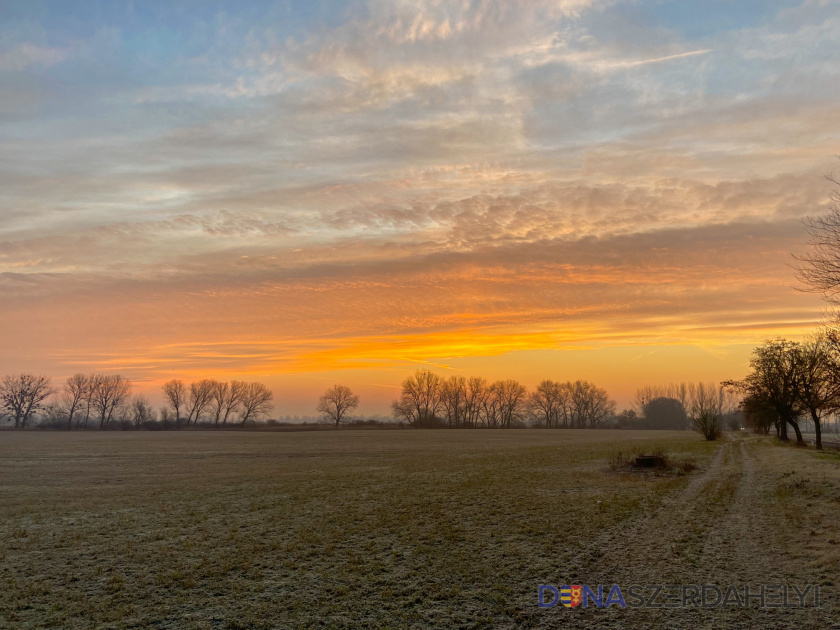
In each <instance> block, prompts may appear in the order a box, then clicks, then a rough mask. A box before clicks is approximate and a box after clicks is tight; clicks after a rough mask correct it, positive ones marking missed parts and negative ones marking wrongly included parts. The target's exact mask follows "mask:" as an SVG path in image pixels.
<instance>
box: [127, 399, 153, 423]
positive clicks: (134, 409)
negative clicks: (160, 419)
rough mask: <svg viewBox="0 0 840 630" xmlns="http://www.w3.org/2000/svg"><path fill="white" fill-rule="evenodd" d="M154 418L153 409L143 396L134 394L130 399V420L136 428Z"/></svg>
mask: <svg viewBox="0 0 840 630" xmlns="http://www.w3.org/2000/svg"><path fill="white" fill-rule="evenodd" d="M154 419H155V410H154V409H152V405H151V404H150V403H149V399H148V398H146V397H145V396H135V397H134V398H133V399H132V401H131V421H132V422H133V423H134V426H135V427H136V428H138V429H139V428H140V427H142V426H143V425H144V424H145V423H147V422H152V421H154Z"/></svg>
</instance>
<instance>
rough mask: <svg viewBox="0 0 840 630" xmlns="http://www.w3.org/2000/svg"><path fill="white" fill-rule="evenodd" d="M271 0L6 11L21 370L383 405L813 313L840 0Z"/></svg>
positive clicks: (6, 304)
mask: <svg viewBox="0 0 840 630" xmlns="http://www.w3.org/2000/svg"><path fill="white" fill-rule="evenodd" d="M246 4H248V10H247V11H246V10H245V9H243V10H242V13H241V14H237V13H235V12H234V13H232V14H230V13H225V14H218V15H216V14H211V13H206V14H205V11H208V12H209V11H210V9H207V8H204V9H201V10H200V11H198V12H197V13H196V14H195V15H191V16H189V19H186V18H185V16H183V15H181V14H176V13H172V14H170V13H168V12H167V11H168V9H166V8H163V7H162V6H161V7H155V8H150V9H149V13H148V15H145V14H144V15H142V16H141V15H134V14H132V15H130V16H129V15H128V14H127V13H125V14H124V13H122V12H120V11H119V10H115V11H114V13H113V14H107V15H106V14H97V15H96V16H93V15H87V14H86V13H85V11H86V9H85V7H84V4H79V5H78V6H77V5H76V4H75V3H67V4H65V5H62V9H61V10H62V11H69V12H70V13H73V16H74V17H73V16H71V17H73V20H71V19H70V17H68V16H65V18H66V19H65V20H64V21H59V22H60V23H59V22H56V21H55V20H57V19H58V18H56V17H55V16H53V17H52V18H50V17H48V16H45V15H44V14H42V13H37V12H31V13H30V12H29V10H28V9H26V8H21V10H20V12H19V14H16V15H15V16H14V18H13V19H12V18H10V19H9V20H8V21H7V25H6V26H5V27H3V28H5V31H4V38H3V41H4V44H3V45H4V46H6V47H7V48H8V49H0V85H2V86H3V87H2V88H0V101H2V103H3V105H0V213H1V214H0V216H2V222H0V305H2V306H0V309H2V310H0V318H2V324H3V325H2V326H0V373H11V372H19V371H33V372H39V373H45V374H49V375H51V376H53V377H54V378H55V379H56V380H61V379H63V378H65V377H66V376H68V375H70V374H72V373H74V372H76V371H83V372H88V371H116V372H120V373H122V374H123V375H124V376H126V377H128V378H130V379H131V380H132V381H133V382H134V383H135V390H136V391H139V392H143V393H147V394H149V395H150V397H151V398H152V399H153V401H154V402H156V403H159V402H161V401H160V396H159V389H160V384H161V383H162V382H163V381H164V380H166V379H169V378H172V377H179V378H183V379H185V380H190V379H198V378H203V377H213V378H220V379H233V378H236V379H243V378H253V379H255V380H260V381H263V382H265V383H267V384H268V385H270V386H271V387H272V388H273V389H274V390H275V393H276V396H277V405H276V413H277V414H279V415H285V414H314V406H315V402H316V399H317V396H318V395H319V394H320V393H321V392H322V391H323V389H325V388H326V387H327V386H329V385H332V384H333V383H336V382H342V383H346V384H349V385H351V386H352V387H353V388H354V389H355V390H357V391H358V393H360V394H361V396H362V406H361V407H360V409H359V412H360V413H364V414H375V413H383V414H385V413H388V407H389V403H390V401H391V400H392V399H393V397H394V396H395V393H396V391H397V388H398V385H399V383H400V381H401V380H402V379H403V378H404V377H405V376H407V375H408V374H409V373H411V372H412V371H413V370H415V369H417V368H421V367H429V368H431V369H435V370H438V371H439V372H441V373H445V374H450V373H451V374H465V375H480V376H485V377H488V378H490V379H495V378H517V379H520V380H521V381H522V382H523V383H525V384H526V385H528V386H534V385H535V384H536V383H537V382H538V381H539V380H541V379H543V378H552V379H561V380H566V379H578V378H583V379H588V380H592V381H594V382H596V383H597V384H598V385H600V386H603V387H606V388H607V389H608V390H609V392H610V394H611V395H612V396H613V397H614V398H616V399H617V401H618V402H619V405H620V407H624V406H627V405H628V404H629V402H630V400H631V399H632V396H633V391H634V390H635V388H636V387H638V386H641V385H645V384H652V383H663V382H668V381H678V380H698V379H703V380H715V381H719V380H722V379H729V378H739V377H741V376H743V375H744V372H745V366H746V362H747V359H748V356H749V353H750V351H751V348H752V347H753V346H754V345H755V344H757V343H760V342H761V341H762V340H764V339H767V338H770V337H774V336H777V335H784V336H788V337H792V338H798V337H800V336H802V335H803V334H805V333H807V332H808V331H810V330H813V328H814V327H815V326H816V325H817V324H818V322H819V321H820V319H821V316H822V309H823V304H822V302H821V301H820V300H819V299H818V297H817V296H814V295H811V294H806V293H802V292H799V291H797V290H796V289H795V284H796V283H795V280H794V274H793V270H792V268H791V264H792V263H793V262H794V261H793V258H792V257H791V253H795V252H803V251H805V250H806V248H807V243H806V235H805V233H804V230H803V228H802V225H801V218H802V217H804V216H807V215H814V214H818V213H820V212H822V211H824V210H825V208H826V207H827V205H826V204H827V202H828V195H829V192H830V190H831V188H830V186H829V185H828V183H827V182H826V181H825V179H824V178H823V177H822V174H823V173H826V172H830V171H832V170H833V169H836V168H837V166H838V163H837V162H836V159H835V158H834V157H833V155H834V154H835V153H837V152H838V146H840V110H838V108H837V106H836V105H837V102H838V96H840V94H839V93H838V87H837V86H838V85H840V80H838V79H839V78H840V77H838V76H837V75H838V73H840V71H838V70H837V69H836V67H835V65H836V64H828V63H826V59H829V58H836V57H837V54H836V53H838V52H840V50H838V44H837V38H836V33H837V32H838V30H840V20H838V16H837V15H835V13H836V12H834V13H832V12H831V11H829V10H827V9H826V8H825V7H824V6H822V4H821V3H815V2H767V3H762V4H761V5H760V7H759V8H760V10H758V9H756V11H753V12H747V11H741V10H740V9H739V8H738V6H740V5H739V3H723V4H722V3H712V4H714V5H715V7H716V8H715V11H717V12H718V13H717V15H718V16H719V17H720V20H719V21H718V22H715V21H710V20H707V19H706V18H705V17H704V16H705V15H706V14H707V13H708V12H706V11H701V10H700V9H698V8H697V7H698V5H700V4H702V3H685V4H684V5H682V4H679V3H675V4H674V6H673V7H671V6H670V5H669V6H665V5H662V6H660V5H656V6H654V4H650V3H622V2H619V3H603V2H596V1H589V0H574V1H572V0H570V1H568V2H559V3H558V2H541V1H538V0H535V1H534V2H529V3H524V4H522V5H521V6H517V5H516V3H510V2H495V1H491V0H488V1H487V2H482V3H456V2H451V3H449V2H442V3H441V2H416V3H406V2H377V1H369V2H364V3H358V5H357V4H353V3H349V4H347V5H342V8H341V9H340V10H336V11H329V10H327V9H326V8H325V7H327V6H328V5H329V3H321V4H318V5H317V6H318V7H321V9H323V10H321V9H319V10H318V11H314V12H312V13H306V14H305V15H304V14H301V15H291V14H289V15H285V14H284V15H279V14H277V13H276V11H275V10H274V9H271V8H269V7H268V5H265V6H264V3H260V2H255V3H246ZM648 4H649V5H650V6H648ZM660 4H661V3H660ZM665 4H667V3H665ZM689 4H690V5H691V7H694V8H690V7H689ZM724 4H725V6H724ZM678 5H679V6H678ZM736 5H737V6H736ZM313 6H315V5H313ZM751 6H752V5H751ZM360 7H361V8H360ZM679 7H682V8H679ZM754 8H755V7H754ZM695 10H696V11H695ZM173 11H174V9H173ZM727 11H729V12H731V15H729V14H727V15H723V14H724V13H726V12H727ZM76 13H78V14H79V15H76ZM695 13H696V14H695ZM79 16H82V17H85V19H87V22H86V21H85V20H81V19H78V20H77V19H76V18H79ZM724 18H725V19H724ZM51 20H52V21H51ZM70 24H75V25H76V26H75V27H71V26H68V25H70ZM82 24H88V25H89V26H86V27H82V26H81V25H82ZM198 33H204V35H202V36H201V37H199V35H198ZM138 41H141V42H144V43H143V44H142V45H140V47H139V48H138V44H137V42H138ZM4 108H5V109H4Z"/></svg>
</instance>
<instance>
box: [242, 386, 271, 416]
mask: <svg viewBox="0 0 840 630" xmlns="http://www.w3.org/2000/svg"><path fill="white" fill-rule="evenodd" d="M273 399H274V394H273V393H272V392H271V390H270V389H268V387H266V386H265V385H263V384H262V383H243V384H242V395H241V398H240V402H241V407H242V415H241V417H240V418H239V421H240V422H241V423H242V426H245V423H246V422H248V420H258V419H259V418H260V417H262V416H264V415H265V414H267V413H268V412H269V411H271V409H272V404H271V401H272V400H273Z"/></svg>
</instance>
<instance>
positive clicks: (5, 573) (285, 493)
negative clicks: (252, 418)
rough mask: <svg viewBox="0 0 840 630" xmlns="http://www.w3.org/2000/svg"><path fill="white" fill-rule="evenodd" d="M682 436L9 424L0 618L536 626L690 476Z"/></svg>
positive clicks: (703, 452)
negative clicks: (571, 577) (555, 585)
mask: <svg viewBox="0 0 840 630" xmlns="http://www.w3.org/2000/svg"><path fill="white" fill-rule="evenodd" d="M617 439H620V440H621V441H622V443H626V442H627V441H631V443H632V444H633V445H634V447H633V448H634V449H641V450H651V449H653V448H655V447H657V446H659V447H662V448H667V449H668V452H669V453H670V454H672V456H674V457H677V458H685V457H690V458H692V459H693V460H697V459H699V460H703V461H705V460H706V459H707V458H708V456H709V453H710V452H711V450H712V448H713V447H711V446H709V445H708V444H707V443H705V442H702V441H700V440H698V439H697V438H696V437H695V436H694V435H692V434H687V433H656V434H654V433H652V432H638V433H634V432H620V433H616V432H610V431H535V430H530V431H506V432H502V431H495V432H494V431H445V432H438V431H418V432H409V431H399V432H397V431H387V432H370V431H341V432H335V433H329V434H327V433H284V434H218V433H209V432H208V433H183V434H174V435H171V434H144V433H131V434H110V433H109V434H88V433H85V434H81V433H79V434H58V433H56V434H52V433H50V434H43V433H38V434H35V433H17V434H10V433H4V434H3V435H2V443H0V462H2V464H0V467H1V468H2V469H0V475H2V479H3V482H4V483H3V486H2V490H0V493H2V494H0V499H2V500H1V501H0V506H1V507H0V514H2V520H0V534H1V535H0V583H2V585H3V588H2V590H0V626H2V627H14V628H20V627H22V628H26V627H32V628H36V627H37V628H40V627H61V628H74V627H78V628H90V627H120V628H122V627H126V628H132V627H136V628H145V627H179V628H180V627H185V628H269V627H278V626H279V627H301V628H317V627H333V628H342V627H347V628H349V627H359V626H360V625H364V626H366V627H370V628H390V627H401V628H402V627H417V628H431V627H452V628H457V627H460V628H478V627H492V626H499V625H503V626H504V625H508V626H510V627H514V626H521V625H525V626H527V625H531V624H532V623H536V621H535V619H536V618H535V617H534V614H535V612H536V611H535V606H534V601H533V600H534V598H535V592H536V586H537V584H539V583H543V582H549V583H552V582H557V581H558V580H559V579H560V576H559V575H558V572H559V571H560V570H561V567H562V564H563V560H564V557H566V556H567V555H568V554H569V552H570V550H573V549H574V548H575V547H576V546H577V545H578V544H579V543H580V542H581V541H583V540H585V539H586V537H587V536H589V535H591V533H592V532H593V531H597V530H599V529H602V528H608V527H611V526H613V525H615V524H616V523H618V522H620V521H622V520H624V519H628V518H633V517H634V516H635V515H637V514H639V513H640V512H642V511H647V510H650V509H651V507H652V506H655V505H656V504H657V503H658V501H659V500H660V499H661V497H662V496H663V495H664V494H665V493H667V492H669V491H671V490H674V489H675V488H677V487H679V486H680V485H681V484H683V483H685V478H675V477H647V476H639V475H616V474H615V473H611V472H609V471H608V467H609V466H608V460H609V458H610V455H611V453H612V452H613V450H614V444H615V442H616V440H617Z"/></svg>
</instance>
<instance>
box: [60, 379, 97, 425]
mask: <svg viewBox="0 0 840 630" xmlns="http://www.w3.org/2000/svg"><path fill="white" fill-rule="evenodd" d="M90 387H91V379H90V377H89V376H88V375H87V374H74V375H73V376H70V377H69V378H68V379H67V380H66V381H65V382H64V388H63V395H64V400H63V403H64V408H65V413H66V414H67V429H68V430H69V429H72V428H73V419H74V418H75V416H76V413H77V412H79V411H81V410H82V409H83V408H84V407H85V406H86V405H87V407H88V408H89V407H90Z"/></svg>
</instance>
